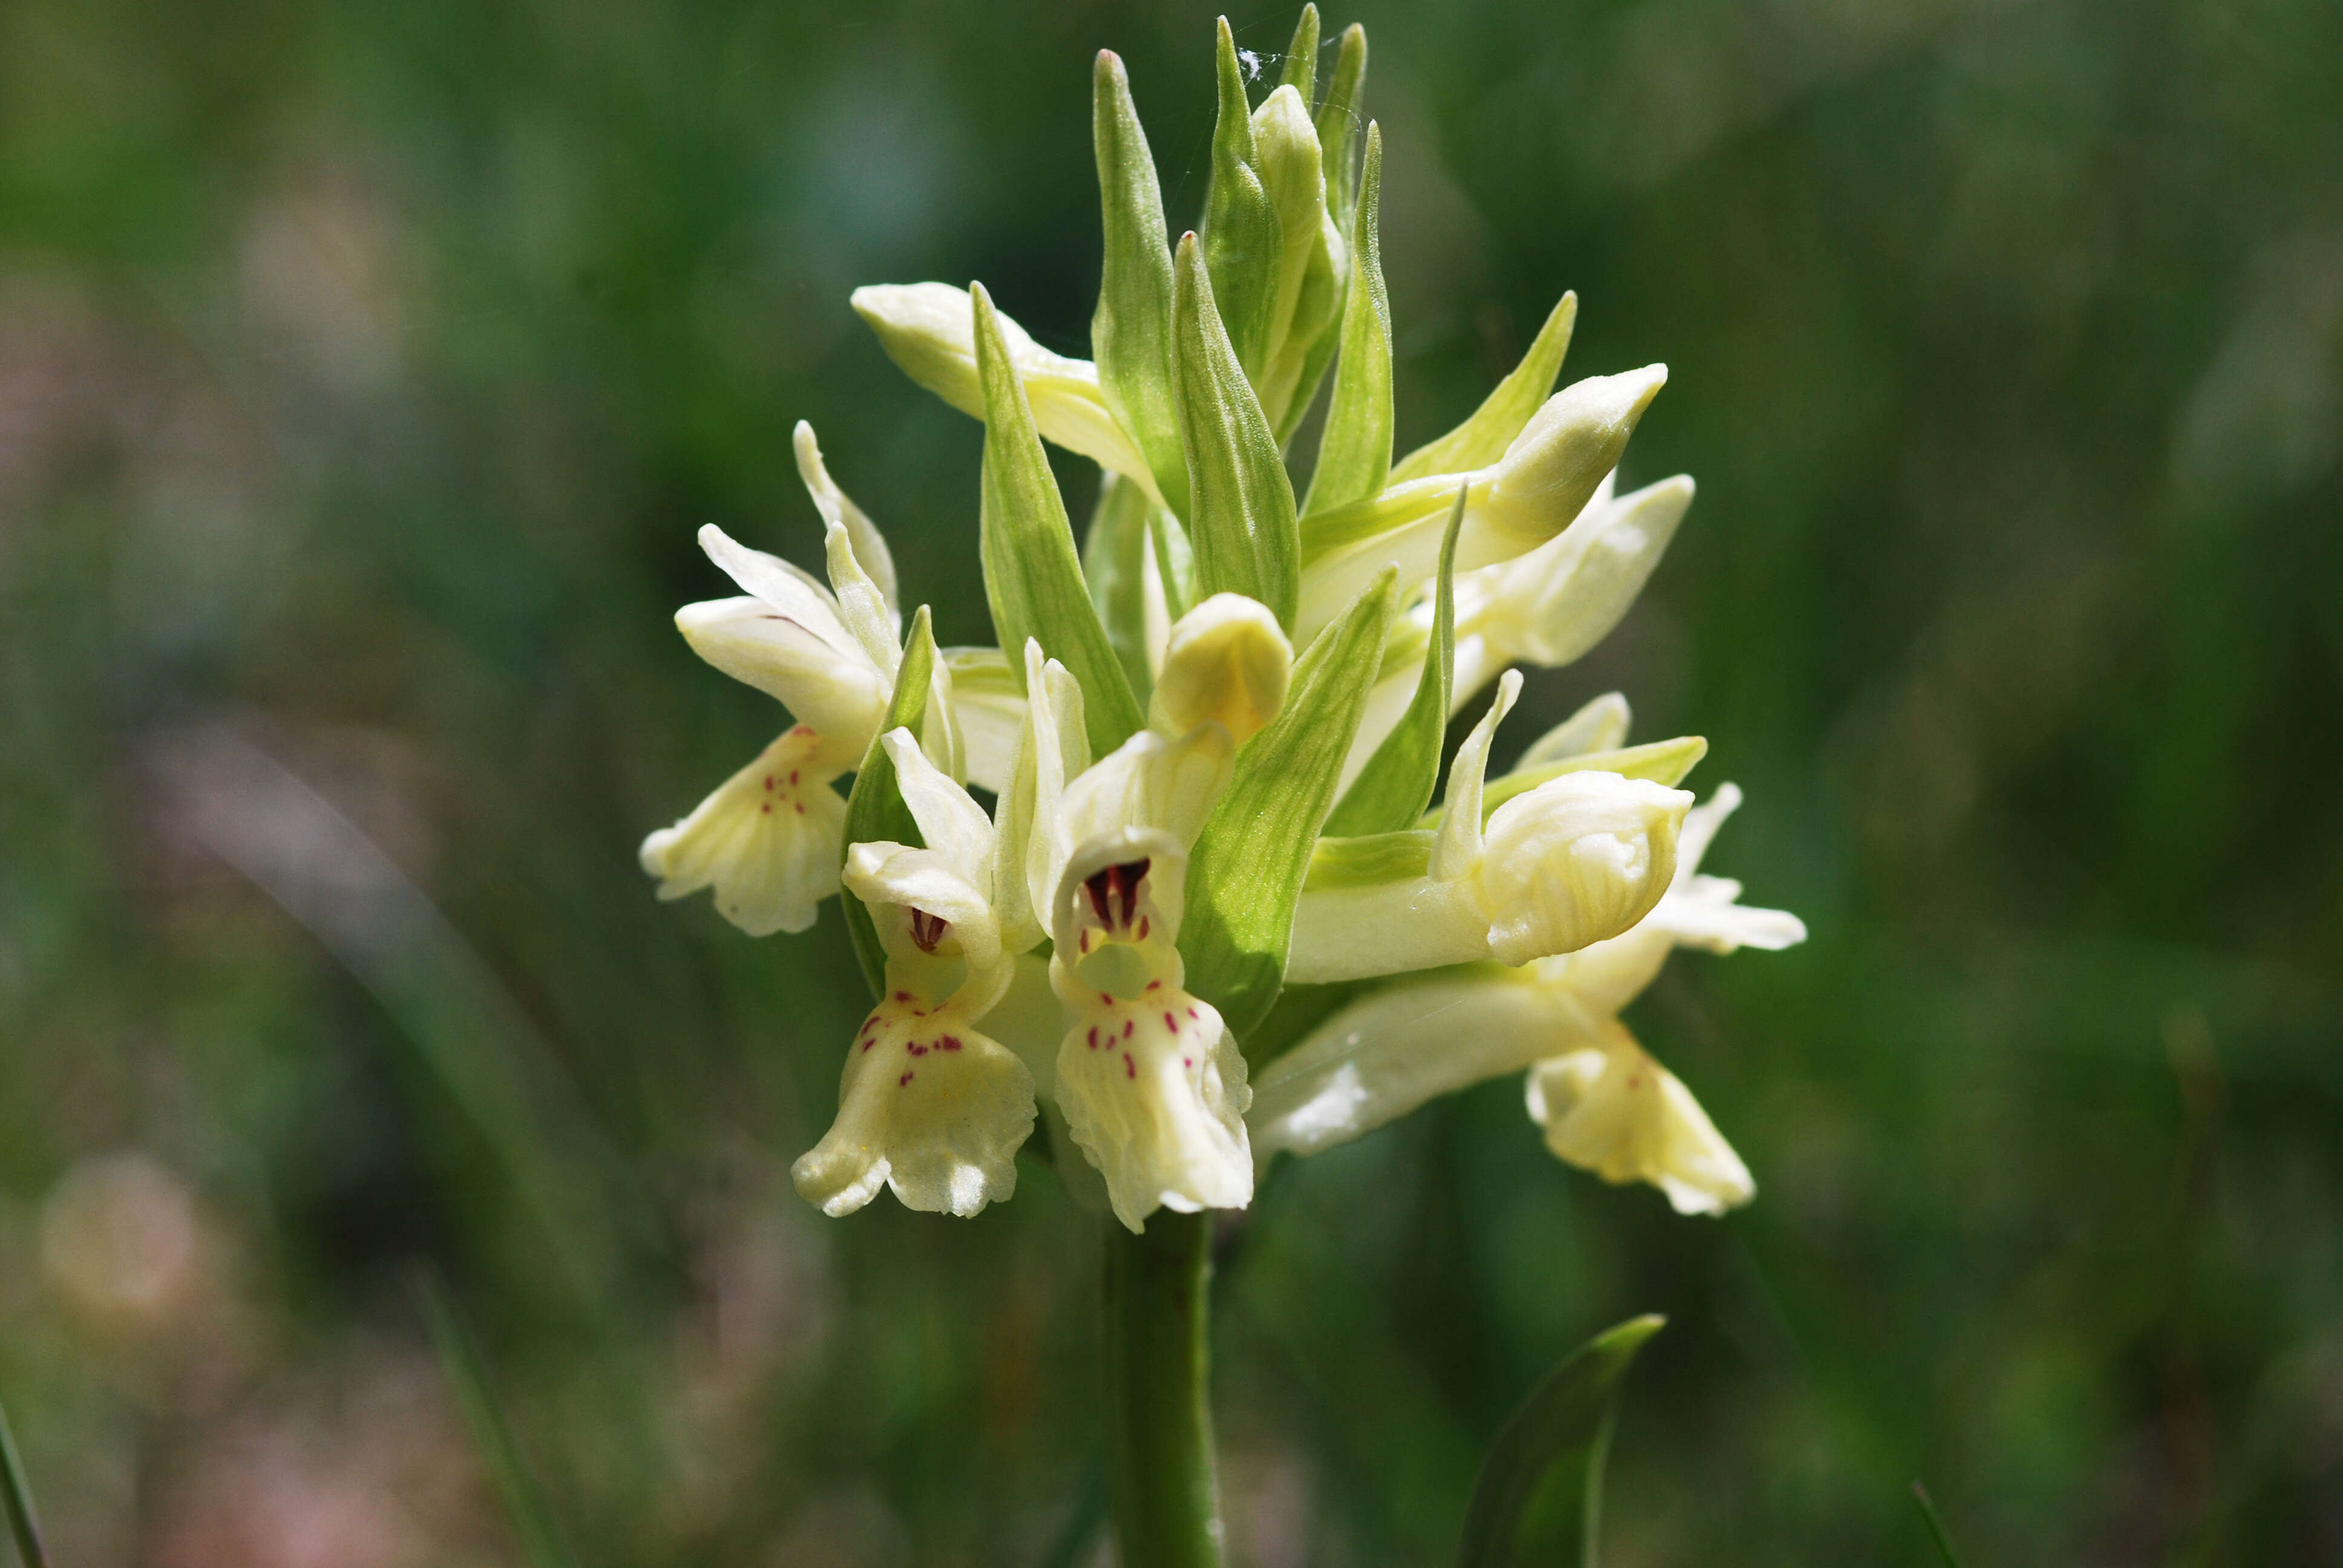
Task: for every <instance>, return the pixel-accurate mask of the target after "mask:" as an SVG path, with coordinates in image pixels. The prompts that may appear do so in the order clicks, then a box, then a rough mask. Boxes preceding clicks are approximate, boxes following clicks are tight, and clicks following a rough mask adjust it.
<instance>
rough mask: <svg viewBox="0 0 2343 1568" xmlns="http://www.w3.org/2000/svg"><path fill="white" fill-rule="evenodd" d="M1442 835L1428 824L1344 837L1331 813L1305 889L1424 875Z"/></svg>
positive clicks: (1313, 853) (1312, 858) (1360, 885)
mask: <svg viewBox="0 0 2343 1568" xmlns="http://www.w3.org/2000/svg"><path fill="white" fill-rule="evenodd" d="M1439 837H1440V836H1439V835H1438V834H1437V833H1434V832H1433V831H1432V830H1431V829H1428V828H1407V829H1398V830H1395V831H1393V832H1388V833H1366V834H1363V835H1360V836H1358V837H1355V838H1351V837H1344V836H1342V835H1341V834H1339V833H1338V832H1337V830H1336V829H1335V825H1334V819H1332V818H1331V817H1330V818H1328V819H1326V829H1325V832H1324V834H1323V836H1322V837H1321V838H1320V839H1319V840H1318V843H1317V847H1316V848H1314V849H1312V850H1311V851H1310V874H1309V876H1308V877H1306V878H1305V879H1303V881H1302V889H1303V890H1304V891H1306V892H1319V891H1322V890H1326V889H1328V888H1364V887H1372V886H1373V885H1374V884H1375V883H1378V882H1400V881H1405V880H1406V879H1408V878H1410V877H1421V876H1423V875H1425V874H1427V873H1428V872H1429V870H1430V869H1431V867H1432V849H1433V844H1435V843H1436V842H1438V840H1439Z"/></svg>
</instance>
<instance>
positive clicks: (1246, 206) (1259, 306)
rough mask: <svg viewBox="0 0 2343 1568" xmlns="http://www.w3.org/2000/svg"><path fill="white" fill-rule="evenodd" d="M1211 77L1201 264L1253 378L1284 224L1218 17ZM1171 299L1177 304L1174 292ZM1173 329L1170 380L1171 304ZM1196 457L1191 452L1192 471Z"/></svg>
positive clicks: (1272, 304) (1273, 306) (1271, 307)
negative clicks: (1215, 91) (1215, 116)
mask: <svg viewBox="0 0 2343 1568" xmlns="http://www.w3.org/2000/svg"><path fill="white" fill-rule="evenodd" d="M1219 27H1220V32H1219V45H1218V50H1219V53H1218V71H1219V78H1218V79H1219V84H1220V118H1219V120H1218V121H1217V122H1216V123H1215V124H1214V125H1213V126H1212V184H1211V185H1210V186H1208V187H1206V189H1205V192H1204V216H1203V240H1204V257H1203V259H1204V266H1205V268H1206V270H1208V271H1209V272H1211V274H1212V297H1213V298H1215V299H1217V300H1218V301H1219V302H1220V311H1221V320H1222V322H1223V323H1225V324H1226V325H1225V332H1226V335H1227V339H1228V342H1229V343H1230V345H1231V346H1232V347H1233V348H1234V350H1235V353H1236V358H1237V362H1238V363H1239V364H1240V365H1242V366H1243V367H1244V372H1245V375H1246V376H1248V377H1255V376H1259V375H1260V374H1261V373H1262V369H1263V367H1264V362H1265V360H1266V359H1267V357H1268V354H1269V335H1270V326H1271V320H1272V317H1274V316H1275V314H1276V311H1277V269H1278V261H1279V258H1280V257H1281V256H1282V255H1283V253H1284V248H1285V230H1284V226H1283V225H1282V223H1281V222H1280V221H1279V219H1278V216H1277V207H1276V205H1275V204H1274V203H1272V201H1271V200H1270V199H1269V187H1268V186H1265V185H1263V184H1262V177H1261V153H1260V149H1259V148H1258V147H1257V146H1255V145H1254V142H1253V134H1252V106H1251V105H1249V104H1247V103H1246V101H1245V88H1244V73H1243V71H1242V69H1241V68H1240V67H1239V66H1238V65H1237V44H1236V38H1235V36H1234V35H1232V34H1231V33H1230V31H1229V19H1228V18H1227V17H1225V16H1223V17H1222V18H1221V19H1220V24H1219ZM1174 299H1175V300H1176V299H1177V295H1176V293H1175V295H1174ZM1173 309H1174V321H1173V326H1172V335H1173V347H1172V355H1173V360H1174V372H1173V373H1174V376H1175V377H1176V376H1177V374H1178V368H1177V360H1178V356H1179V352H1180V350H1179V344H1178V337H1179V331H1180V328H1179V326H1178V321H1177V309H1178V307H1177V306H1176V304H1175V306H1174V307H1173ZM1194 465H1195V458H1194V456H1193V454H1191V455H1190V457H1189V467H1190V469H1191V472H1192V471H1193V468H1194Z"/></svg>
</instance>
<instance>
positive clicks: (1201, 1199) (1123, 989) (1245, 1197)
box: [1050, 828, 1252, 1231]
mask: <svg viewBox="0 0 2343 1568" xmlns="http://www.w3.org/2000/svg"><path fill="white" fill-rule="evenodd" d="M1187 873H1188V852H1187V849H1186V848H1185V847H1184V846H1183V845H1182V843H1181V842H1180V840H1179V839H1178V838H1176V837H1174V836H1173V835H1172V834H1171V833H1167V832H1165V831H1163V830H1162V829H1150V828H1124V829H1117V830H1114V831H1111V832H1106V833H1100V834H1096V835H1093V836H1092V837H1091V838H1090V839H1085V840H1084V841H1083V843H1082V844H1081V847H1080V848H1079V849H1077V850H1076V851H1075V853H1074V855H1073V856H1072V857H1071V859H1069V860H1068V861H1067V862H1066V867H1065V870H1064V872H1063V874H1062V876H1061V879H1060V880H1059V884H1058V895H1057V898H1056V900H1055V909H1054V910H1053V913H1052V919H1051V936H1052V940H1053V942H1054V944H1055V950H1054V951H1053V953H1052V955H1051V960H1050V983H1051V988H1052V989H1053V990H1056V992H1057V993H1058V997H1059V999H1060V1000H1061V1001H1062V1002H1063V1003H1064V1004H1065V1011H1066V1014H1067V1016H1068V1018H1069V1020H1070V1021H1069V1023H1068V1025H1067V1028H1066V1033H1065V1038H1064V1040H1063V1041H1062V1042H1061V1044H1060V1046H1059V1048H1058V1059H1057V1075H1056V1091H1057V1098H1058V1102H1059V1104H1060V1105H1061V1107H1062V1108H1063V1110H1064V1111H1065V1116H1066V1121H1067V1125H1068V1128H1069V1130H1070V1131H1071V1134H1072V1138H1073V1141H1074V1143H1075V1144H1076V1145H1077V1146H1078V1147H1079V1148H1080V1149H1081V1151H1082V1154H1083V1156H1084V1157H1085V1158H1087V1159H1088V1160H1089V1161H1090V1162H1091V1164H1092V1165H1094V1166H1096V1167H1097V1168H1098V1170H1099V1171H1100V1173H1101V1175H1102V1176H1104V1177H1105V1179H1106V1189H1107V1195H1108V1199H1109V1201H1110V1202H1111V1204H1112V1205H1113V1208H1114V1214H1115V1218H1117V1219H1118V1220H1121V1221H1122V1222H1123V1223H1124V1224H1125V1225H1127V1226H1129V1227H1130V1228H1131V1230H1133V1231H1137V1230H1139V1229H1141V1227H1142V1226H1144V1225H1145V1223H1146V1222H1147V1216H1148V1215H1150V1214H1151V1213H1153V1212H1154V1211H1156V1210H1157V1209H1159V1208H1170V1209H1174V1210H1179V1211H1185V1212H1191V1213H1192V1212H1193V1211H1196V1210H1199V1209H1242V1208H1243V1207H1244V1206H1245V1205H1246V1204H1247V1203H1249V1202H1251V1201H1252V1153H1251V1151H1250V1149H1249V1148H1248V1146H1247V1143H1246V1140H1245V1126H1244V1111H1245V1107H1246V1106H1247V1105H1249V1104H1251V1103H1252V1091H1250V1090H1248V1089H1247V1088H1246V1086H1245V1062H1244V1053H1243V1052H1242V1051H1241V1050H1238V1049H1237V1042H1236V1040H1235V1037H1234V1036H1232V1034H1230V1032H1229V1030H1228V1027H1227V1025H1226V1023H1225V1022H1224V1021H1223V1020H1222V1018H1221V1015H1220V1013H1219V1012H1218V1011H1217V1010H1215V1009H1214V1008H1213V1007H1212V1004H1211V1003H1210V1002H1207V1001H1204V1000H1202V999H1201V998H1199V997H1196V996H1194V995H1192V994H1191V993H1190V992H1189V991H1188V990H1186V988H1185V985H1184V981H1185V980H1186V979H1187V971H1186V968H1185V966H1184V964H1183V963H1182V959H1181V956H1180V949H1179V947H1178V941H1179V936H1180V919H1181V913H1182V903H1181V900H1182V884H1183V883H1184V881H1185V879H1186V877H1187ZM1109 960H1120V961H1113V962H1111V961H1109Z"/></svg>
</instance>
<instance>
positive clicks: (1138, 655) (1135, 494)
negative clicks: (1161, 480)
mask: <svg viewBox="0 0 2343 1568" xmlns="http://www.w3.org/2000/svg"><path fill="white" fill-rule="evenodd" d="M1154 509H1155V507H1154V503H1153V502H1151V501H1150V500H1149V499H1148V498H1147V492H1146V491H1144V490H1142V489H1141V488H1140V487H1138V486H1137V485H1135V484H1132V483H1131V481H1130V480H1128V479H1125V478H1122V477H1120V476H1118V475H1114V474H1108V473H1101V474H1100V476H1099V498H1098V508H1097V510H1095V511H1093V512H1092V513H1091V527H1090V531H1089V532H1088V533H1086V534H1084V535H1083V536H1082V578H1083V580H1084V581H1086V582H1087V583H1088V584H1089V585H1090V590H1091V608H1094V609H1096V610H1097V611H1098V618H1099V624H1100V625H1101V626H1102V627H1104V628H1106V640H1107V646H1108V647H1109V648H1113V649H1114V657H1115V661H1116V662H1117V663H1119V664H1121V666H1122V674H1123V678H1124V679H1126V680H1128V681H1130V682H1131V695H1132V696H1133V697H1135V698H1137V699H1139V705H1140V706H1141V708H1144V707H1146V706H1147V695H1148V692H1149V689H1151V687H1152V686H1153V685H1154V680H1153V678H1152V677H1151V676H1150V675H1149V673H1148V669H1147V551H1148V548H1149V545H1148V527H1147V519H1148V515H1149V514H1150V513H1151V512H1152V511H1154Z"/></svg>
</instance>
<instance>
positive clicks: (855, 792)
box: [839, 605, 936, 997]
mask: <svg viewBox="0 0 2343 1568" xmlns="http://www.w3.org/2000/svg"><path fill="white" fill-rule="evenodd" d="M929 619H930V618H929V615H928V607H927V606H926V605H921V606H920V608H919V613H918V614H916V615H914V616H913V617H911V629H910V632H909V633H907V634H906V635H905V636H904V638H903V662H902V666H901V668H899V669H898V670H897V671H896V672H895V694H894V695H893V696H892V697H890V698H889V699H887V716H886V717H885V718H884V719H880V721H879V729H878V733H877V734H874V735H873V736H871V737H870V749H869V750H867V751H865V752H863V754H862V766H861V767H860V769H856V771H855V775H854V788H853V789H852V790H851V791H850V792H849V793H848V795H847V797H846V835H845V847H846V848H848V849H851V848H852V847H853V846H854V845H856V844H878V843H896V844H924V843H926V842H927V840H926V839H922V838H921V837H920V825H919V823H918V822H916V821H914V820H913V819H912V818H911V809H910V807H909V806H907V805H905V804H904V802H903V791H902V789H900V787H899V786H898V785H897V784H896V782H895V759H893V758H891V757H890V756H888V755H887V748H886V747H885V746H884V745H883V744H882V743H881V742H882V741H883V740H884V739H885V737H886V736H887V734H888V733H889V731H890V730H895V729H908V730H910V732H911V733H912V734H914V735H916V734H918V733H919V732H920V720H921V719H924V718H925V717H926V716H927V711H928V691H929V685H930V678H932V676H933V673H934V670H935V664H936V639H935V634H934V633H933V632H932V631H930V629H929ZM839 903H840V906H841V907H842V908H843V909H844V910H845V913H846V930H847V934H848V935H849V936H850V937H851V938H853V939H854V956H855V959H856V960H858V961H859V962H860V964H861V965H862V978H863V979H864V980H867V981H869V982H870V994H871V995H872V996H874V997H876V996H883V995H885V994H886V990H887V950H886V949H885V948H883V947H881V946H880V943H879V928H878V927H877V926H876V925H875V924H873V923H872V922H871V919H870V910H869V909H867V908H866V907H865V906H864V905H863V902H862V900H860V899H858V898H856V897H855V896H854V894H853V893H852V892H850V891H849V892H842V893H840V895H839Z"/></svg>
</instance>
